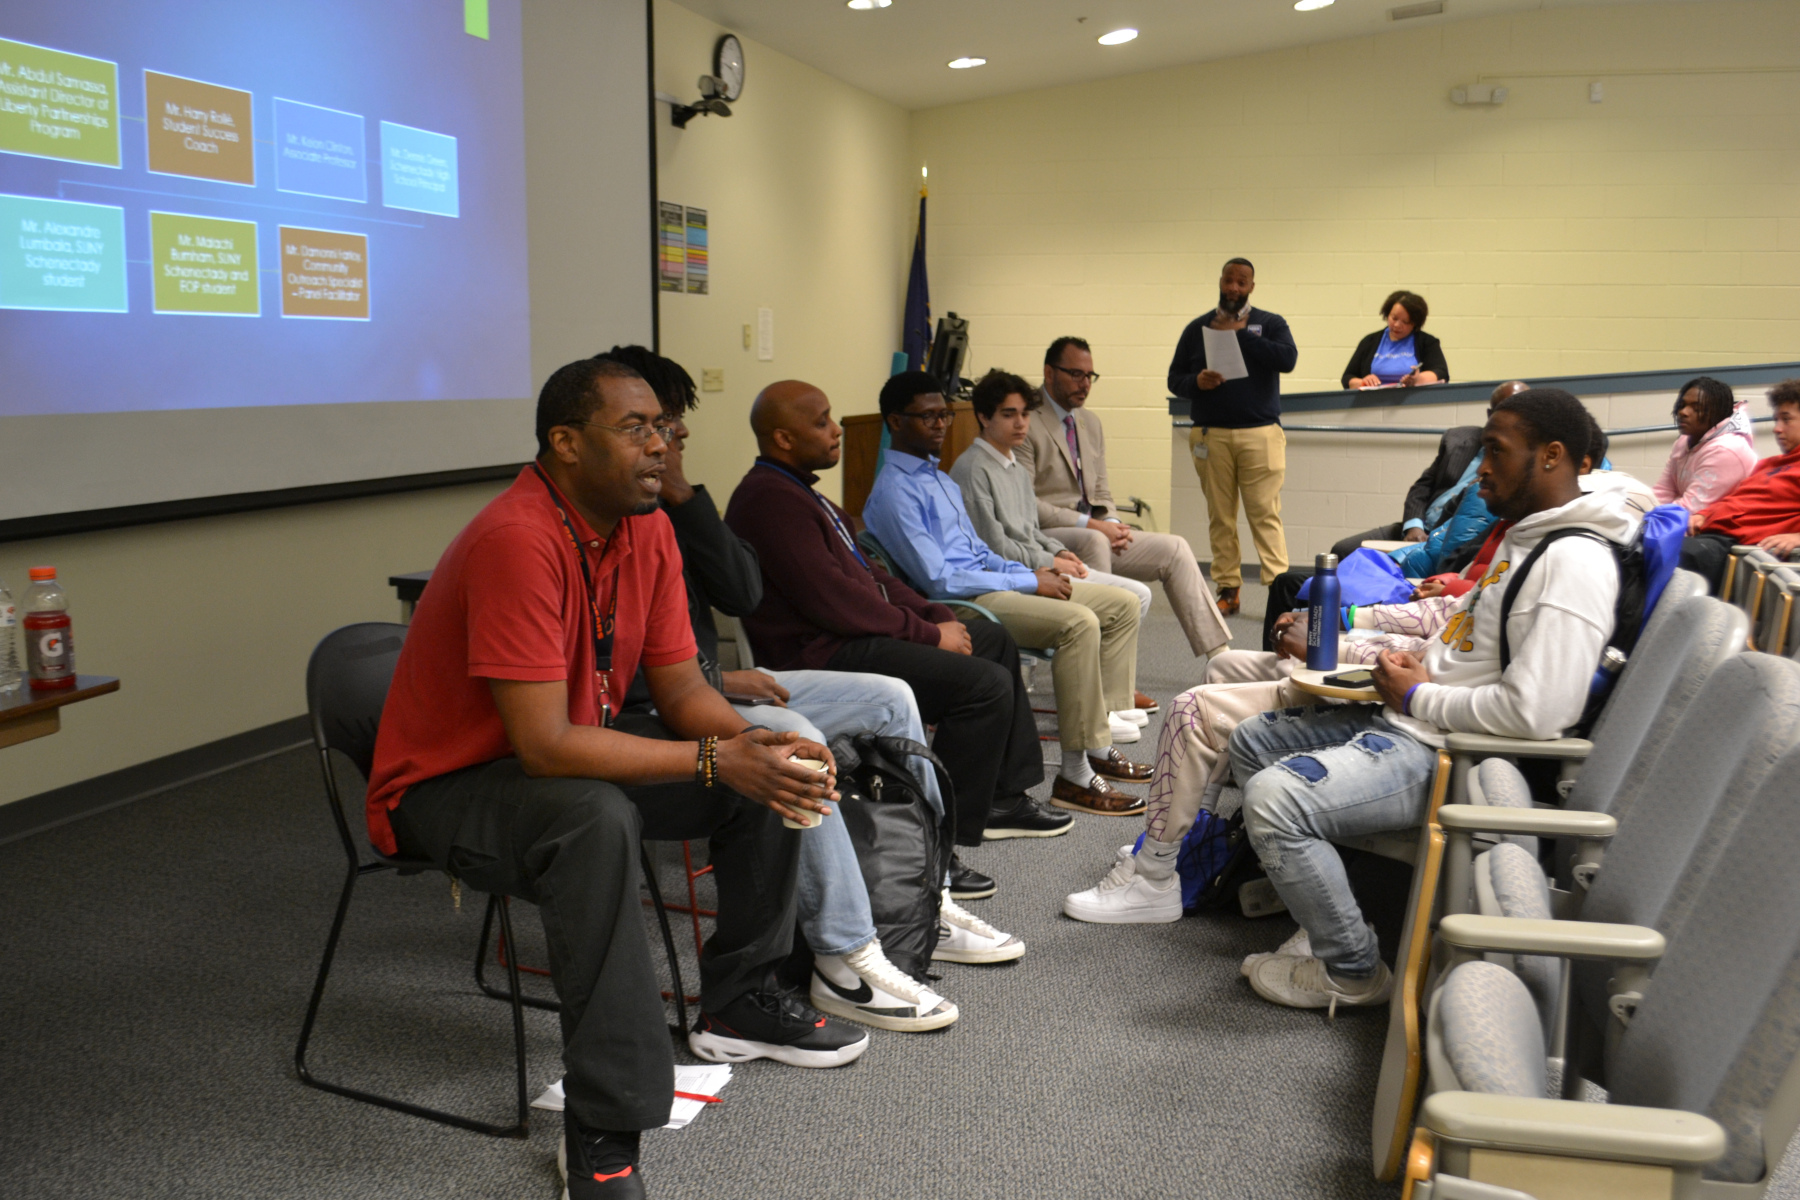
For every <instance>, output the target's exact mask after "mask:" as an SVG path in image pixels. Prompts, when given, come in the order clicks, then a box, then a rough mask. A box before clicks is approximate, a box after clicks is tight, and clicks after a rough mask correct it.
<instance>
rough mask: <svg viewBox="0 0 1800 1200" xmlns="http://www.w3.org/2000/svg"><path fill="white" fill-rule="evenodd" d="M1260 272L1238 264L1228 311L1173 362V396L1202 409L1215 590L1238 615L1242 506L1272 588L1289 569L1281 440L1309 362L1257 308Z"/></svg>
mask: <svg viewBox="0 0 1800 1200" xmlns="http://www.w3.org/2000/svg"><path fill="white" fill-rule="evenodd" d="M1255 290H1256V268H1255V267H1253V266H1251V265H1250V261H1249V260H1248V259H1244V258H1234V259H1232V260H1231V261H1229V262H1227V263H1226V264H1225V269H1224V270H1223V271H1221V272H1220V274H1219V307H1218V308H1216V309H1214V310H1213V311H1212V312H1210V313H1207V314H1204V315H1202V316H1199V317H1196V318H1195V319H1194V320H1193V321H1191V322H1189V323H1188V327H1187V328H1186V329H1184V330H1182V332H1181V340H1180V341H1179V342H1177V343H1176V345H1175V357H1174V359H1173V360H1172V361H1171V362H1170V363H1169V391H1170V392H1172V393H1174V394H1175V395H1177V396H1180V397H1182V398H1183V399H1186V400H1188V401H1191V402H1192V406H1193V407H1192V409H1191V412H1192V415H1193V420H1194V427H1193V428H1192V429H1191V430H1189V431H1188V446H1189V448H1190V449H1191V450H1192V451H1193V453H1194V470H1195V471H1196V472H1197V473H1198V474H1199V476H1200V487H1201V488H1202V490H1204V491H1205V493H1206V510H1207V522H1208V529H1209V532H1210V535H1211V540H1212V576H1213V583H1215V584H1216V585H1218V588H1219V611H1221V612H1223V613H1225V614H1226V615H1227V616H1229V615H1231V614H1232V613H1235V612H1237V611H1238V588H1239V587H1240V586H1241V585H1242V584H1243V578H1242V572H1241V570H1240V568H1239V566H1238V560H1239V552H1238V535H1237V510H1238V497H1239V496H1240V495H1241V496H1242V497H1243V502H1244V515H1245V516H1246V517H1247V518H1248V519H1249V522H1250V536H1251V538H1252V539H1253V540H1254V541H1255V542H1256V557H1257V559H1258V561H1260V562H1261V563H1262V582H1263V583H1264V584H1265V585H1267V584H1268V583H1270V582H1271V581H1273V580H1274V578H1275V577H1276V576H1277V575H1279V574H1281V573H1282V572H1283V571H1285V570H1287V565H1288V556H1287V534H1286V533H1285V532H1283V530H1282V528H1281V483H1282V480H1283V479H1284V478H1285V477H1286V476H1287V436H1286V435H1285V434H1284V433H1282V431H1281V378H1280V377H1281V376H1282V375H1284V374H1286V373H1287V372H1289V371H1292V370H1293V369H1294V363H1295V362H1296V361H1298V359H1299V357H1300V351H1299V349H1298V348H1297V347H1296V346H1295V345H1294V335H1293V334H1291V333H1289V332H1288V324H1287V322H1286V321H1285V320H1283V319H1282V318H1281V317H1280V316H1279V315H1278V314H1276V313H1272V312H1268V311H1266V310H1264V309H1260V308H1252V307H1251V306H1250V293H1251V292H1254V291H1255Z"/></svg>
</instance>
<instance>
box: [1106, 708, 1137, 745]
mask: <svg viewBox="0 0 1800 1200" xmlns="http://www.w3.org/2000/svg"><path fill="white" fill-rule="evenodd" d="M1106 727H1107V728H1108V729H1109V730H1111V731H1112V740H1113V745H1115V746H1129V745H1130V744H1131V743H1132V742H1135V741H1137V740H1138V739H1139V738H1141V737H1143V736H1144V734H1143V731H1142V730H1140V729H1139V728H1138V727H1137V726H1136V725H1133V724H1132V723H1131V722H1130V721H1127V720H1126V719H1125V718H1124V717H1122V716H1120V715H1119V714H1118V713H1107V714H1106Z"/></svg>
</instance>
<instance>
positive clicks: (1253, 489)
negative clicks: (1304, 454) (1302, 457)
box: [1188, 425, 1288, 588]
mask: <svg viewBox="0 0 1800 1200" xmlns="http://www.w3.org/2000/svg"><path fill="white" fill-rule="evenodd" d="M1188 449H1190V450H1191V451H1193V452H1194V471H1195V473H1196V474H1198V475H1199V476H1200V489H1201V490H1202V491H1203V492H1205V493H1206V523H1207V531H1208V533H1209V535H1210V536H1211V538H1212V577H1213V582H1214V583H1215V584H1217V585H1218V586H1219V587H1222V588H1234V587H1239V586H1241V585H1242V584H1243V571H1242V569H1241V568H1240V566H1239V560H1240V558H1241V552H1240V551H1239V549H1238V535H1237V511H1238V497H1240V496H1242V497H1243V500H1244V516H1245V517H1247V518H1248V519H1249V521H1250V537H1251V539H1252V540H1253V541H1254V542H1255V543H1256V557H1257V560H1258V561H1259V562H1261V563H1262V582H1263V586H1264V587H1267V586H1268V585H1269V584H1271V583H1273V582H1274V581H1275V577H1276V576H1277V575H1279V574H1281V573H1282V572H1283V571H1285V570H1287V569H1288V553H1287V534H1286V533H1285V532H1284V531H1283V530H1282V528H1281V484H1282V481H1283V480H1284V479H1286V478H1287V434H1285V433H1283V432H1282V430H1281V426H1279V425H1258V426H1255V427H1254V428H1251V429H1219V428H1216V427H1214V428H1207V427H1202V426H1198V425H1196V426H1195V427H1194V428H1192V429H1190V430H1188ZM1202 451H1204V453H1205V455H1206V456H1205V457H1204V458H1202V457H1200V455H1201V452H1202Z"/></svg>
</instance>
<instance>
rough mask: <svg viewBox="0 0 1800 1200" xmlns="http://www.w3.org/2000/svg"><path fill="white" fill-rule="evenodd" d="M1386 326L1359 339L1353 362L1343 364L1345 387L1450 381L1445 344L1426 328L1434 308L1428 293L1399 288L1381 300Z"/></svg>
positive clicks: (1415, 385) (1392, 385) (1352, 356)
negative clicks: (1426, 299) (1427, 320)
mask: <svg viewBox="0 0 1800 1200" xmlns="http://www.w3.org/2000/svg"><path fill="white" fill-rule="evenodd" d="M1381 312H1382V315H1383V316H1384V317H1386V318H1387V328H1386V329H1377V330H1376V331H1375V332H1374V333H1371V334H1370V335H1369V336H1368V337H1366V338H1364V339H1363V340H1362V341H1360V342H1358V343H1357V345H1356V353H1354V354H1352V355H1351V356H1350V365H1349V366H1347V367H1345V368H1344V386H1345V387H1346V388H1351V389H1356V388H1372V387H1394V386H1399V387H1417V386H1419V385H1420V384H1425V383H1448V382H1450V365H1449V364H1448V363H1446V362H1445V361H1444V347H1443V344H1442V343H1440V342H1439V341H1438V340H1437V339H1436V338H1434V337H1432V336H1431V335H1430V334H1429V333H1426V332H1425V318H1426V317H1427V316H1428V315H1429V314H1430V312H1431V308H1430V306H1429V305H1427V304H1426V303H1425V297H1423V296H1421V295H1418V294H1417V293H1415V292H1408V291H1398V292H1395V293H1394V294H1393V295H1391V296H1389V297H1388V298H1387V299H1386V300H1385V301H1383V302H1382V305H1381Z"/></svg>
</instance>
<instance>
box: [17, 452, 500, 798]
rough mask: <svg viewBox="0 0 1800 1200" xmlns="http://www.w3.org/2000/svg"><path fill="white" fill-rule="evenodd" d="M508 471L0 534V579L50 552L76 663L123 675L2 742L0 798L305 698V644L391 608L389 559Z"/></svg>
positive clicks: (256, 718)
mask: <svg viewBox="0 0 1800 1200" xmlns="http://www.w3.org/2000/svg"><path fill="white" fill-rule="evenodd" d="M503 486H504V485H502V484H475V485H469V486H464V487H454V488H440V489H436V490H433V491H428V492H413V493H410V494H405V495H397V496H383V497H378V498H375V499H368V500H344V501H339V502H337V503H333V504H313V505H306V506H303V507H298V508H285V509H277V510H274V511H272V512H260V513H240V514H236V515H233V516H227V517H207V518H203V519H199V520H193V521H175V522H171V523H169V524H166V525H147V526H142V527H140V528H136V529H116V530H111V531H108V532H104V533H88V534H81V535H77V536H73V537H60V538H43V539H40V540H37V541H29V542H9V543H3V544H0V579H3V580H5V581H6V584H7V586H8V587H9V588H11V589H12V591H13V595H14V597H15V598H18V599H23V588H24V585H25V582H26V578H25V571H26V568H28V567H32V566H38V565H42V564H49V565H53V566H55V567H56V568H57V571H58V576H59V578H60V579H61V581H62V584H63V587H64V588H66V589H67V590H68V593H69V611H70V616H71V618H72V619H73V622H74V634H75V662H76V666H77V667H78V668H79V669H80V670H82V671H86V672H89V673H91V674H100V675H116V676H118V677H119V678H120V679H121V680H123V681H124V682H123V685H122V686H121V688H120V690H119V691H118V692H117V693H115V694H114V695H111V696H102V697H100V698H98V699H95V700H88V701H84V702H82V703H80V704H77V705H74V706H72V707H70V708H69V709H67V710H66V712H65V716H64V717H63V728H62V732H61V733H58V734H55V735H53V736H51V737H47V738H39V739H38V740H36V741H33V742H26V743H23V744H22V745H18V746H13V747H10V748H8V749H6V750H0V804H4V803H9V802H11V801H13V800H18V799H20V798H21V797H24V796H31V795H35V794H37V793H38V792H42V791H47V790H49V789H51V788H55V787H61V786H63V785H64V784H68V783H74V782H77V781H79V780H82V779H88V778H91V777H93V776H95V775H101V774H104V773H106V772H108V771H116V770H118V769H120V768H121V767H128V766H131V765H132V764H133V763H139V762H143V761H145V760H147V759H152V758H158V757H160V756H162V755H165V754H172V753H174V752H175V751H177V750H185V749H187V748H188V747H190V746H197V745H201V744H202V743H205V742H209V741H213V740H214V739H216V738H222V737H228V736H230V735H231V734H234V733H242V732H243V731H245V730H247V729H254V728H256V727H257V726H259V725H267V724H269V723H270V722H273V721H280V720H283V719H285V718H287V717H292V716H295V715H297V714H300V713H303V712H305V711H306V696H305V678H304V676H305V671H306V659H307V655H309V654H310V653H312V648H313V646H314V645H316V644H317V643H318V640H319V638H320V637H321V636H323V635H324V634H325V633H326V632H328V631H329V630H332V629H335V628H336V627H337V626H339V625H345V624H348V623H350V622H352V621H397V620H399V619H400V608H399V604H398V603H397V602H396V601H395V599H394V593H393V589H391V588H389V587H388V586H387V578H388V576H389V575H392V574H395V573H396V572H401V571H417V570H423V569H425V568H427V567H430V566H431V565H432V564H433V563H435V562H436V561H437V558H438V555H439V554H441V553H442V552H443V549H444V546H445V544H446V543H448V542H449V540H450V539H451V538H452V537H454V536H455V535H456V532H457V530H459V529H461V528H462V527H463V525H464V524H465V523H467V521H468V520H469V518H470V517H472V516H473V515H474V514H475V512H476V511H477V510H478V509H480V507H481V506H482V505H483V504H485V503H487V501H488V500H489V499H490V498H492V497H493V496H494V495H495V494H496V493H497V492H499V490H500V489H501V487H503Z"/></svg>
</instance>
